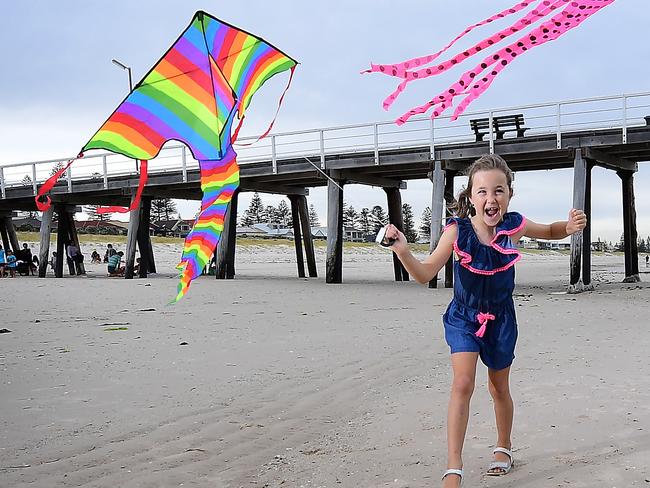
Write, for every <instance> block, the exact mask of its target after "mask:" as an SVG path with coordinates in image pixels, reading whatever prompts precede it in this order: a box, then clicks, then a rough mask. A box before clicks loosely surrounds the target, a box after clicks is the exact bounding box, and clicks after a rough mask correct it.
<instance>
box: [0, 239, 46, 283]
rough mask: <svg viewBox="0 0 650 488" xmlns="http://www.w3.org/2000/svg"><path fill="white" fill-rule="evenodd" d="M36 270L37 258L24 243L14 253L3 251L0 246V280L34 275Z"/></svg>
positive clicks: (9, 250)
mask: <svg viewBox="0 0 650 488" xmlns="http://www.w3.org/2000/svg"><path fill="white" fill-rule="evenodd" d="M37 269H38V256H36V255H32V250H31V249H30V248H29V246H28V245H27V244H26V243H25V244H23V247H22V249H18V250H17V251H16V252H14V251H12V250H11V249H4V248H3V247H2V245H1V244H0V278H4V277H10V278H15V277H16V276H20V275H23V276H28V275H29V274H32V275H35V274H36V270H37Z"/></svg>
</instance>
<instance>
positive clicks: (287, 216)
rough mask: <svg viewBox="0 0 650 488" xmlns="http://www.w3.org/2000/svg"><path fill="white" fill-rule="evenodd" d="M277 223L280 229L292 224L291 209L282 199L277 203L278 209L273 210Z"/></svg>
mask: <svg viewBox="0 0 650 488" xmlns="http://www.w3.org/2000/svg"><path fill="white" fill-rule="evenodd" d="M275 212H276V215H277V218H278V220H279V223H280V224H282V227H288V226H289V224H291V222H292V218H291V209H290V208H289V205H287V202H286V201H285V200H284V199H282V200H280V203H278V208H277V209H276V210H275Z"/></svg>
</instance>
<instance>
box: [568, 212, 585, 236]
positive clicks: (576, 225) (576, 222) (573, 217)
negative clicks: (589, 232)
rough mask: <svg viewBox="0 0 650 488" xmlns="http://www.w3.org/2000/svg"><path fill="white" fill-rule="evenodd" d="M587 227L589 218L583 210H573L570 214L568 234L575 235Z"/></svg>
mask: <svg viewBox="0 0 650 488" xmlns="http://www.w3.org/2000/svg"><path fill="white" fill-rule="evenodd" d="M586 225H587V216H586V215H585V213H584V212H583V211H582V210H578V209H575V208H572V209H571V211H570V212H569V220H568V221H567V224H566V233H567V234H568V235H571V234H575V233H576V232H578V231H581V230H582V229H584V228H585V227H586Z"/></svg>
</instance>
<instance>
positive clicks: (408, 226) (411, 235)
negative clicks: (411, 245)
mask: <svg viewBox="0 0 650 488" xmlns="http://www.w3.org/2000/svg"><path fill="white" fill-rule="evenodd" d="M402 219H403V222H404V236H406V242H415V241H417V240H418V233H417V232H416V231H415V222H414V221H413V209H412V208H411V205H409V204H408V203H403V204H402Z"/></svg>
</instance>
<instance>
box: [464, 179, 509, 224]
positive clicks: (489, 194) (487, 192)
mask: <svg viewBox="0 0 650 488" xmlns="http://www.w3.org/2000/svg"><path fill="white" fill-rule="evenodd" d="M510 197H512V193H511V191H510V188H509V187H508V179H507V178H506V175H505V173H504V172H503V171H501V170H498V169H490V170H482V171H477V172H476V173H474V175H473V176H472V194H471V195H470V198H469V199H470V201H471V202H472V204H473V205H474V210H475V211H476V217H478V218H479V219H481V220H482V221H483V222H484V223H485V225H487V226H488V227H495V226H496V225H497V224H498V223H499V222H501V219H502V218H503V215H504V214H505V213H506V212H507V211H508V204H509V203H510Z"/></svg>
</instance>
